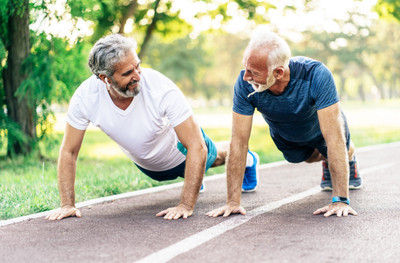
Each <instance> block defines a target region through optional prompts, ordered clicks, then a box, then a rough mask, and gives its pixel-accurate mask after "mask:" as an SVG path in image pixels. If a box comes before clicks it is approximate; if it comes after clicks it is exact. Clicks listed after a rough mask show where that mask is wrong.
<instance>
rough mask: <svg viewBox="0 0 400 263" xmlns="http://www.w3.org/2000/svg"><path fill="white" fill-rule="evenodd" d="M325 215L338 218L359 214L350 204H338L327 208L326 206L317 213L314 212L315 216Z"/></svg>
mask: <svg viewBox="0 0 400 263" xmlns="http://www.w3.org/2000/svg"><path fill="white" fill-rule="evenodd" d="M322 213H324V216H325V217H328V216H331V215H334V214H336V215H337V217H341V216H348V215H349V214H352V215H355V216H356V215H357V212H356V211H355V210H354V209H353V208H351V207H350V206H349V205H348V204H345V203H341V202H336V203H333V204H330V205H327V206H324V207H322V208H320V209H318V210H316V211H314V213H313V214H314V215H318V214H322Z"/></svg>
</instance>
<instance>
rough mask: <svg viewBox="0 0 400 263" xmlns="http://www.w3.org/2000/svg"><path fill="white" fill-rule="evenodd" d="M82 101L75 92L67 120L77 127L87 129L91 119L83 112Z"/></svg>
mask: <svg viewBox="0 0 400 263" xmlns="http://www.w3.org/2000/svg"><path fill="white" fill-rule="evenodd" d="M80 102H81V100H80V98H79V94H78V92H75V94H74V95H73V96H72V98H71V101H70V103H69V106H68V112H67V122H68V124H69V125H71V126H72V127H74V128H75V129H78V130H86V129H87V127H88V126H89V120H88V118H87V117H86V116H85V115H84V114H83V112H82V105H81V104H80Z"/></svg>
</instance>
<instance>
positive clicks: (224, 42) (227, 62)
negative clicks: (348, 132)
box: [0, 0, 400, 156]
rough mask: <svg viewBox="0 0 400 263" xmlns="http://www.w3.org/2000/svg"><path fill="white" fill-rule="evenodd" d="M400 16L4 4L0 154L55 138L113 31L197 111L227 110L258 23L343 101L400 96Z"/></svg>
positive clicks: (98, 0) (87, 0) (258, 6)
mask: <svg viewBox="0 0 400 263" xmlns="http://www.w3.org/2000/svg"><path fill="white" fill-rule="evenodd" d="M399 10H400V4H399V1H392V0H379V1H377V0H360V1H358V0H337V1H329V0H283V1H281V0H280V1H277V0H276V1H275V0H271V1H258V0H214V1H211V0H204V1H196V0H132V1H129V0H73V1H72V0H29V1H28V0H1V5H0V15H1V19H0V26H1V42H0V62H1V73H2V75H1V76H2V78H1V80H0V103H1V110H0V117H1V121H0V136H1V144H0V146H2V151H3V152H2V153H3V154H7V155H9V156H11V155H12V154H21V153H22V154H26V153H28V152H30V151H32V150H34V148H35V143H36V142H37V141H38V140H40V139H42V138H43V137H44V136H46V134H48V133H51V129H52V127H53V126H54V124H55V119H56V118H55V115H54V113H55V112H57V111H65V105H66V103H67V102H68V101H69V99H70V97H71V95H72V94H73V92H74V90H75V89H76V88H77V87H78V86H79V84H80V83H81V82H82V81H83V80H84V79H86V78H88V77H89V76H90V71H89V69H88V67H87V57H88V53H89V51H90V49H91V47H92V46H93V44H94V43H95V42H96V41H97V40H98V39H99V38H101V37H102V36H104V35H107V34H110V33H121V34H125V35H127V36H132V37H134V38H135V39H136V41H137V42H138V50H137V51H138V54H139V57H140V58H141V60H142V62H143V66H144V67H151V68H154V69H156V70H159V71H160V72H162V73H163V74H165V75H166V76H168V77H169V78H170V79H172V80H173V81H174V82H175V83H176V84H177V85H178V86H179V87H180V88H181V89H182V91H183V92H184V94H185V95H186V96H187V97H188V99H189V100H190V102H191V104H192V106H193V107H194V108H210V107H218V106H224V107H228V108H229V107H230V106H231V103H232V91H233V85H234V83H235V80H236V78H237V75H238V73H239V71H240V70H241V69H242V67H243V66H242V61H241V60H242V54H243V51H244V48H245V46H246V44H247V42H248V39H249V35H250V34H251V31H252V29H253V28H254V27H255V26H256V25H257V24H268V25H269V26H270V28H271V30H273V31H275V32H277V33H278V34H280V35H281V36H283V37H284V38H285V39H286V40H287V41H288V42H289V44H290V47H291V49H292V53H293V55H294V56H295V55H303V56H309V57H312V58H315V59H317V60H320V61H322V62H324V63H325V64H326V65H327V66H328V68H330V70H331V71H332V73H333V75H334V77H335V81H336V84H337V89H338V91H339V93H340V97H341V99H342V101H348V100H353V101H361V102H367V101H374V102H377V101H381V100H388V99H396V98H399V96H400V84H399V83H400V77H399V73H400V67H399V66H398V64H397V63H398V61H399V60H400V21H399V19H400V11H399ZM367 108H368V107H367ZM214 112H218V111H214ZM203 125H207V123H204V124H203ZM6 145H8V146H6Z"/></svg>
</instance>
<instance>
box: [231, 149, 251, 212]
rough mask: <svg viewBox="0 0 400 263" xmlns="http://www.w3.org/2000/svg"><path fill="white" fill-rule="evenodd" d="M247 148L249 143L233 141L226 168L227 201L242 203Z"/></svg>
mask: <svg viewBox="0 0 400 263" xmlns="http://www.w3.org/2000/svg"><path fill="white" fill-rule="evenodd" d="M247 150H248V145H247V144H246V145H240V144H238V143H237V142H234V141H232V142H231V145H230V152H229V155H228V161H227V168H226V180H227V187H228V196H227V203H236V204H240V200H241V196H242V183H243V176H244V171H245V168H246V156H247Z"/></svg>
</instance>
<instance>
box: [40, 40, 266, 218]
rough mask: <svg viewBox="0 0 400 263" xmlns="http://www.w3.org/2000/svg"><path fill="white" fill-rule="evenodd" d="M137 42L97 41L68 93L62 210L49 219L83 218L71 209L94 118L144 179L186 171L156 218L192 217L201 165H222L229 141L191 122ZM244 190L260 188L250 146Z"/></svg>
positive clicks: (60, 171) (166, 177)
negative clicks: (177, 197)
mask: <svg viewBox="0 0 400 263" xmlns="http://www.w3.org/2000/svg"><path fill="white" fill-rule="evenodd" d="M135 49H136V42H135V41H134V40H133V39H129V38H126V37H123V36H121V35H117V34H114V35H110V36H107V37H105V38H102V39H100V40H99V41H98V42H97V43H96V44H95V46H94V47H93V49H92V51H91V53H90V56H89V67H90V69H91V70H92V72H93V74H94V75H93V76H91V77H90V78H88V79H87V80H85V81H84V82H83V83H82V84H81V86H80V87H79V88H78V89H77V90H76V91H75V93H74V95H73V96H72V98H71V101H70V105H69V109H68V114H67V124H66V129H65V134H64V139H63V143H62V146H61V149H60V156H59V160H58V179H59V180H58V182H59V190H60V198H61V208H60V209H58V210H56V211H54V212H52V213H50V214H49V215H48V216H46V219H49V220H59V219H62V218H65V217H70V216H76V217H81V213H80V211H79V210H78V209H76V207H75V187H74V182H75V175H76V160H77V157H78V153H79V150H80V147H81V144H82V140H83V137H84V134H85V130H86V128H87V127H88V125H89V123H90V122H91V123H92V124H93V125H94V126H96V127H99V128H100V129H101V130H102V131H103V132H104V133H106V134H107V135H108V136H109V137H110V138H111V139H112V140H114V141H115V142H116V143H117V144H118V145H119V146H120V148H121V149H122V151H123V152H124V153H125V154H126V155H127V156H128V157H129V158H130V159H131V160H132V161H133V162H134V163H135V164H136V166H137V167H138V168H139V169H140V170H141V171H142V172H143V173H145V174H146V175H148V176H149V177H151V178H153V179H155V180H158V181H163V180H171V179H175V178H177V177H178V176H180V177H184V178H185V181H184V185H183V190H182V195H181V201H180V203H179V204H178V205H177V206H176V207H171V208H168V209H166V210H163V211H161V212H159V213H158V214H157V216H164V218H165V219H178V218H180V217H182V218H187V217H189V216H191V215H192V213H193V209H194V206H195V203H196V201H197V198H198V194H199V191H200V189H201V187H202V180H203V176H204V173H205V171H206V170H207V169H208V168H210V167H211V166H218V165H222V164H224V163H225V159H226V156H227V153H228V147H229V146H228V144H227V143H225V144H223V143H221V144H219V146H218V148H217V146H216V145H215V144H214V142H212V141H211V139H210V138H208V137H207V136H206V135H205V134H204V132H203V131H202V129H201V128H200V127H199V126H198V124H197V123H196V121H195V119H194V117H193V113H192V110H191V108H190V106H189V105H188V103H187V101H186V99H185V97H184V95H183V94H182V92H181V91H180V90H179V89H178V87H176V85H175V84H174V83H173V82H172V81H171V80H169V79H168V78H167V77H165V76H164V75H162V74H161V73H159V72H157V71H155V70H152V69H148V68H141V67H140V60H139V58H138V56H137V54H136V52H135ZM248 156H249V157H248V169H247V170H246V173H245V176H244V181H243V182H244V184H243V186H242V188H243V191H253V190H254V189H255V187H256V186H257V165H258V162H259V161H258V156H257V154H256V153H253V152H250V151H249V152H248Z"/></svg>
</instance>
